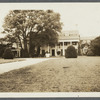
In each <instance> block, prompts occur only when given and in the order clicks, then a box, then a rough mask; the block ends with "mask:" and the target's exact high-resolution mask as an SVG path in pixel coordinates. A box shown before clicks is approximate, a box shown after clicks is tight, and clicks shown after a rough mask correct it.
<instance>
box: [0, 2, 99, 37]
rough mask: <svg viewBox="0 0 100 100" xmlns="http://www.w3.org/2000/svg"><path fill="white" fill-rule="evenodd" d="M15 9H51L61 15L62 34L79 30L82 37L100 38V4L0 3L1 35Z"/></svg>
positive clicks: (0, 35)
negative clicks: (4, 25) (6, 17)
mask: <svg viewBox="0 0 100 100" xmlns="http://www.w3.org/2000/svg"><path fill="white" fill-rule="evenodd" d="M13 9H19V10H22V9H23V10H24V9H29V10H30V9H34V10H35V9H39V10H40V9H42V10H48V9H51V10H53V11H54V12H58V13H59V14H60V15H61V22H62V23H63V26H62V28H63V29H62V32H63V31H67V30H79V33H80V36H81V37H90V36H95V37H97V36H100V3H0V33H1V32H2V30H3V28H2V25H3V23H4V17H5V16H6V15H7V14H8V13H9V11H10V10H13ZM2 36H3V35H2V34H0V37H2Z"/></svg>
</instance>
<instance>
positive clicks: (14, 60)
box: [0, 58, 25, 64]
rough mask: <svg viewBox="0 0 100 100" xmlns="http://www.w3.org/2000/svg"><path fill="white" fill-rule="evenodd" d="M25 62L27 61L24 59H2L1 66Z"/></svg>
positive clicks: (0, 59)
mask: <svg viewBox="0 0 100 100" xmlns="http://www.w3.org/2000/svg"><path fill="white" fill-rule="evenodd" d="M24 60H25V59H24V58H14V59H3V58H0V64H3V63H10V62H16V61H24Z"/></svg>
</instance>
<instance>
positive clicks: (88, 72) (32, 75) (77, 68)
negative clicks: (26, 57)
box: [0, 57, 100, 92]
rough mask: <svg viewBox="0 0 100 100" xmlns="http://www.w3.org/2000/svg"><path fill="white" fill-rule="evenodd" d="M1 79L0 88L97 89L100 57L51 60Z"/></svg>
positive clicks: (24, 89) (3, 89) (76, 90)
mask: <svg viewBox="0 0 100 100" xmlns="http://www.w3.org/2000/svg"><path fill="white" fill-rule="evenodd" d="M15 76H16V79H14V77H15ZM0 78H1V79H0V83H1V82H2V84H0V85H1V86H0V91H13V92H100V57H78V58H77V59H65V58H59V59H51V60H48V61H44V62H42V63H38V64H35V65H32V66H30V67H27V68H24V69H20V70H16V71H12V72H9V73H5V74H2V75H1V76H0ZM6 78H7V79H6ZM12 81H13V83H12ZM11 83H12V84H11Z"/></svg>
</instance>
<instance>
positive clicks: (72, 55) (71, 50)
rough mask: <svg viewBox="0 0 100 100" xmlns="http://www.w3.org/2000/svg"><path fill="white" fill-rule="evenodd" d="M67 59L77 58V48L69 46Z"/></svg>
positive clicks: (66, 54) (66, 53)
mask: <svg viewBox="0 0 100 100" xmlns="http://www.w3.org/2000/svg"><path fill="white" fill-rule="evenodd" d="M65 57H66V58H77V51H76V50H75V47H73V46H69V47H68V48H67V50H66V52H65Z"/></svg>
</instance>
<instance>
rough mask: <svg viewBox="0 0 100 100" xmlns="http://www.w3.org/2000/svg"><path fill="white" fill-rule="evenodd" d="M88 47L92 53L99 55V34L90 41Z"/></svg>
mask: <svg viewBox="0 0 100 100" xmlns="http://www.w3.org/2000/svg"><path fill="white" fill-rule="evenodd" d="M90 49H91V51H92V52H93V54H94V55H97V56H100V36H99V37H97V38H95V39H94V40H92V41H91V43H90Z"/></svg>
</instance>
